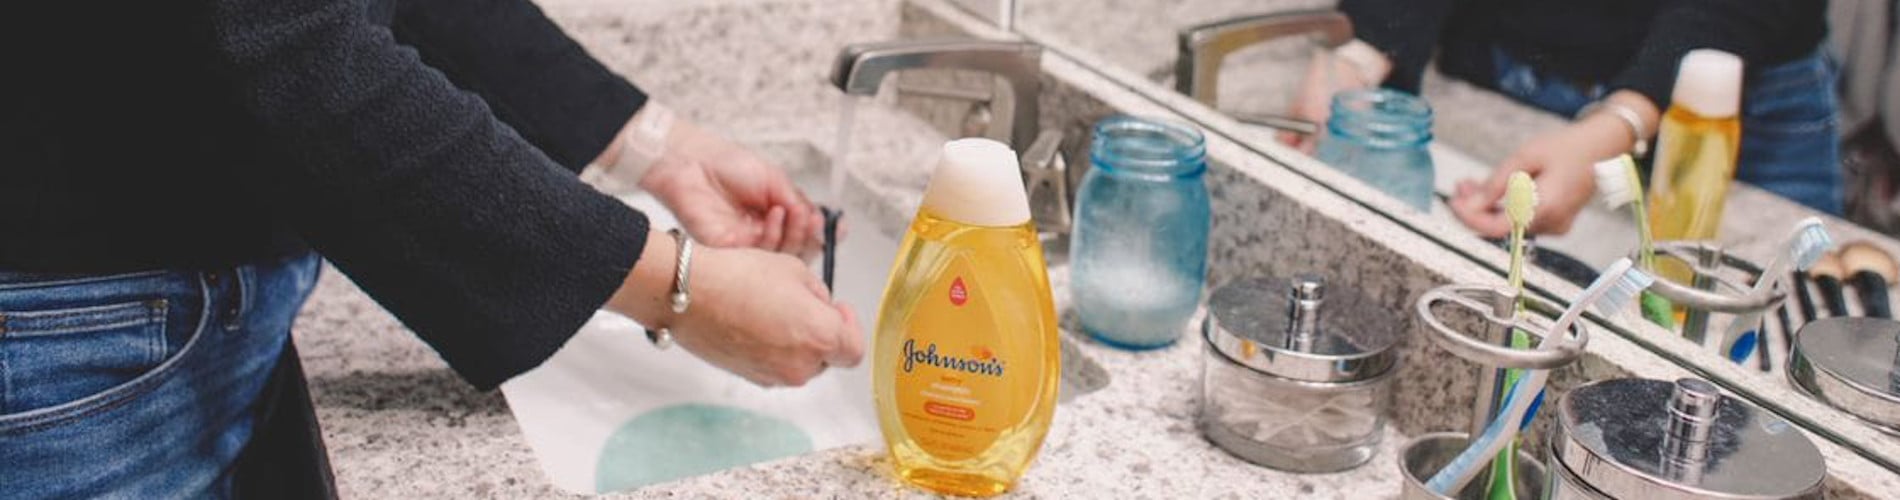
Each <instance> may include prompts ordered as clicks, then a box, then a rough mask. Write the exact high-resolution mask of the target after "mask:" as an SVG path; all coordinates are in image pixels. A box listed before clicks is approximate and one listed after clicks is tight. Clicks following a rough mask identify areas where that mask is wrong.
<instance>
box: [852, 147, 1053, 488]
mask: <svg viewBox="0 0 1900 500" xmlns="http://www.w3.org/2000/svg"><path fill="white" fill-rule="evenodd" d="M1017 172H1018V167H1017V160H1016V155H1015V153H1014V152H1012V151H1010V149H1009V147H1008V146H1004V145H1003V144H1001V143H998V142H995V141H991V140H988V139H963V140H957V141H951V142H950V143H948V144H945V145H944V146H943V157H942V159H941V160H940V161H939V163H938V165H937V170H936V173H934V174H932V177H931V179H930V187H928V188H926V189H925V190H924V201H923V205H922V207H921V208H919V209H918V210H917V217H916V219H915V220H913V221H911V225H910V230H909V231H908V232H907V233H905V235H904V244H903V246H902V247H900V248H899V249H898V252H897V263H896V264H895V265H894V266H893V267H892V268H891V279H890V284H889V285H888V287H887V288H886V289H885V292H884V303H883V306H882V307H881V310H880V312H879V314H878V319H877V334H876V339H875V345H874V347H873V349H874V350H873V359H872V362H873V363H874V366H875V367H874V369H873V370H874V372H873V377H874V378H873V380H874V381H875V382H874V386H875V394H876V399H877V410H878V423H879V424H880V426H881V427H882V428H883V431H884V442H885V443H886V444H887V445H888V446H889V447H890V451H891V460H892V461H893V462H894V465H895V468H896V472H897V475H898V477H900V478H902V479H903V480H904V481H906V482H909V483H911V484H915V485H918V486H922V487H924V488H928V489H931V490H934V491H938V492H942V493H949V494H956V495H970V496H989V495H995V494H998V493H1002V492H1004V491H1006V490H1008V489H1009V487H1010V485H1012V484H1014V483H1015V482H1016V478H1018V477H1020V476H1021V475H1022V473H1023V471H1024V470H1025V469H1027V468H1028V467H1029V462H1030V460H1031V459H1033V458H1035V455H1036V450H1037V448H1040V447H1041V446H1042V438H1043V435H1044V434H1045V433H1047V431H1048V430H1049V420H1050V418H1051V417H1052V416H1053V415H1054V412H1055V404H1056V381H1057V377H1058V374H1059V373H1060V370H1059V363H1060V362H1061V360H1060V357H1059V353H1060V350H1059V349H1058V348H1057V345H1056V334H1057V333H1056V315H1055V300H1054V298H1053V296H1052V295H1051V293H1050V290H1049V275H1048V272H1047V270H1046V268H1045V267H1044V263H1043V257H1042V244H1041V243H1040V242H1039V241H1038V240H1037V239H1036V228H1035V225H1034V224H1032V223H1030V220H1029V199H1028V196H1027V195H1026V194H1025V193H1024V191H1023V184H1022V180H1021V177H1019V175H1020V174H1018V173H1017Z"/></svg>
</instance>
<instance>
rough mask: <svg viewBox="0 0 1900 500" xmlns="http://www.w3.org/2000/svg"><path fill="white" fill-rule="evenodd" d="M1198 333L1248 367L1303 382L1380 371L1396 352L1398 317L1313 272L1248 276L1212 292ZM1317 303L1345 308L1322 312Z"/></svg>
mask: <svg viewBox="0 0 1900 500" xmlns="http://www.w3.org/2000/svg"><path fill="white" fill-rule="evenodd" d="M1207 309H1208V317H1207V321H1206V322H1204V323H1202V329H1203V332H1202V335H1204V336H1205V337H1206V338H1207V342H1208V344H1209V345H1210V346H1212V347H1213V348H1214V349H1215V350H1216V351H1219V352H1220V353H1221V354H1225V355H1226V356H1227V357H1229V358H1232V359H1233V360H1234V362H1236V363H1239V364H1241V365H1242V366H1246V367H1247V368H1250V369H1253V370H1255V371H1259V372H1262V373H1267V374H1271V375H1274V376H1279V377H1285V378H1289V379H1293V380H1299V381H1306V382H1352V381H1358V380H1366V379H1369V378H1372V377H1376V376H1379V375H1381V374H1383V373H1385V372H1386V371H1387V370H1390V369H1391V368H1392V366H1393V364H1394V363H1395V362H1396V360H1397V358H1398V353H1397V351H1395V350H1393V349H1392V347H1393V346H1395V345H1397V344H1398V341H1399V335H1400V332H1401V330H1400V328H1401V327H1400V322H1399V318H1398V317H1397V316H1396V315H1394V314H1391V313H1389V312H1387V311H1386V310H1385V309H1384V308H1381V307H1377V306H1376V305H1374V304H1372V303H1371V302H1370V301H1368V300H1367V299H1365V298H1364V297H1362V296H1360V295H1358V294H1354V293H1351V292H1350V291H1348V290H1341V289H1334V290H1327V286H1326V283H1325V280H1324V279H1322V278H1320V277H1318V276H1314V275H1303V276H1301V277H1299V278H1295V279H1291V280H1289V279H1284V278H1279V279H1275V278H1252V279H1243V280H1239V281H1235V282H1233V283H1228V284H1226V285H1224V286H1221V287H1220V288H1217V289H1215V290H1214V293H1213V294H1212V295H1211V296H1210V297H1209V298H1208V301H1207ZM1322 309H1325V310H1332V311H1350V312H1348V313H1341V314H1322Z"/></svg>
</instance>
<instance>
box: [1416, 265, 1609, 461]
mask: <svg viewBox="0 0 1900 500" xmlns="http://www.w3.org/2000/svg"><path fill="white" fill-rule="evenodd" d="M1517 299H1518V295H1517V294H1516V293H1514V292H1513V291H1512V290H1511V289H1509V288H1505V287H1501V286H1487V285H1446V286H1441V287H1438V288H1434V289H1432V290H1431V291H1428V292H1425V294H1424V295H1423V296H1420V297H1419V299H1418V303H1417V305H1416V309H1415V311H1416V313H1417V314H1418V317H1419V320H1420V324H1421V329H1422V330H1423V331H1424V335H1425V337H1426V338H1429V339H1431V340H1432V343H1434V344H1436V345H1438V346H1439V347H1441V348H1444V349H1445V350H1446V351H1450V352H1451V353H1452V354H1453V355H1456V356H1458V357H1460V358H1464V359H1465V360H1468V361H1471V362H1474V363H1477V364H1479V365H1481V367H1480V368H1479V372H1478V384H1477V385H1478V387H1477V391H1476V394H1475V395H1474V397H1473V398H1472V410H1471V411H1472V414H1471V425H1470V429H1469V432H1465V433H1439V434H1428V435H1425V436H1420V437H1418V438H1415V439H1413V440H1412V441H1410V442H1408V443H1406V444H1405V448H1403V449H1401V450H1400V451H1399V471H1400V473H1401V475H1402V476H1403V477H1404V478H1405V479H1404V480H1405V483H1404V486H1403V490H1404V493H1402V496H1403V497H1404V498H1408V499H1411V498H1473V499H1477V498H1485V496H1486V495H1485V493H1486V492H1487V490H1488V487H1487V486H1486V485H1489V484H1490V483H1491V481H1490V479H1489V476H1490V471H1489V468H1486V470H1484V471H1482V472H1480V476H1478V478H1477V479H1476V480H1473V481H1472V482H1471V483H1469V484H1467V485H1466V487H1465V489H1463V490H1461V491H1459V492H1458V495H1457V496H1456V497H1446V496H1442V495H1436V494H1433V493H1431V492H1430V491H1429V490H1426V489H1425V487H1424V480H1425V479H1426V478H1429V477H1431V475H1432V474H1436V473H1437V472H1438V470H1439V469H1440V468H1443V467H1444V465H1445V464H1446V463H1448V462H1449V461H1450V460H1451V459H1452V457H1453V456H1456V455H1457V454H1458V452H1460V451H1462V450H1463V449H1464V448H1465V446H1466V445H1467V444H1469V443H1470V436H1474V435H1478V434H1481V433H1483V432H1484V428H1485V426H1487V425H1490V423H1491V420H1492V419H1493V418H1495V417H1496V415H1497V413H1498V410H1499V409H1500V408H1499V406H1500V405H1501V404H1502V400H1503V391H1504V389H1505V386H1504V374H1505V370H1506V369H1536V370H1552V369H1557V368H1561V367H1563V366H1565V365H1568V364H1570V363H1572V362H1574V361H1576V360H1577V358H1579V357H1582V356H1583V352H1584V346H1585V345H1586V344H1587V343H1588V342H1589V331H1588V330H1587V329H1585V327H1584V326H1583V322H1575V323H1572V324H1571V325H1570V328H1569V329H1568V331H1564V332H1554V331H1553V329H1554V328H1555V322H1556V319H1557V317H1558V316H1559V315H1561V314H1562V312H1563V308H1561V307H1558V306H1557V305H1556V304H1552V303H1550V302H1548V301H1545V300H1543V299H1539V298H1537V297H1530V296H1525V297H1523V299H1524V309H1525V312H1526V313H1527V314H1524V315H1522V316H1521V317H1520V315H1518V314H1515V309H1516V303H1517ZM1454 312H1458V313H1462V314H1457V315H1453V314H1452V313H1454ZM1514 330H1516V331H1523V332H1525V333H1528V334H1530V335H1531V336H1533V337H1536V338H1539V339H1542V338H1543V337H1545V336H1549V335H1565V336H1567V337H1568V338H1567V339H1566V341H1564V342H1563V343H1561V344H1558V346H1557V347H1555V348H1553V349H1537V350H1527V349H1515V348H1512V347H1510V339H1511V332H1512V331H1514ZM1517 466H1518V470H1520V471H1527V472H1536V474H1525V473H1520V474H1519V475H1518V482H1517V484H1516V485H1515V487H1516V488H1517V490H1518V496H1520V497H1526V498H1542V497H1543V493H1544V489H1545V487H1546V484H1545V482H1546V480H1545V479H1544V478H1543V477H1542V471H1543V470H1544V465H1543V464H1542V463H1539V462H1538V461H1537V459H1536V458H1534V457H1532V456H1531V455H1529V454H1526V453H1521V452H1520V453H1519V454H1518V456H1517ZM1527 476H1535V478H1534V479H1527Z"/></svg>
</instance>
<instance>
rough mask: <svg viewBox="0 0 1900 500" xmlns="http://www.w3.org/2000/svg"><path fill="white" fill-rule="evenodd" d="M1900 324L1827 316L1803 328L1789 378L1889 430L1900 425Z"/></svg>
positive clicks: (1790, 362) (1796, 341)
mask: <svg viewBox="0 0 1900 500" xmlns="http://www.w3.org/2000/svg"><path fill="white" fill-rule="evenodd" d="M1896 356H1900V322H1895V321H1893V320H1887V319H1879V318H1827V319H1820V320H1815V321H1814V322H1811V323H1808V324H1807V325H1804V326H1802V327H1801V331H1800V332H1799V333H1796V334H1795V338H1794V350H1793V351H1792V352H1791V353H1790V354H1789V359H1788V377H1789V378H1791V379H1794V384H1795V386H1796V387H1800V388H1801V390H1802V391H1805V392H1807V393H1808V395H1810V396H1813V397H1814V398H1815V399H1819V400H1822V401H1825V402H1827V403H1828V404H1830V405H1834V407H1836V408H1840V409H1841V410H1842V411H1845V412H1848V413H1851V414H1854V415H1855V416H1858V417H1860V418H1863V419H1866V420H1868V421H1870V422H1873V423H1875V424H1878V425H1881V426H1885V427H1886V428H1887V429H1888V430H1893V429H1895V428H1900V371H1896V370H1895V367H1896V366H1897V365H1896V364H1895V361H1896Z"/></svg>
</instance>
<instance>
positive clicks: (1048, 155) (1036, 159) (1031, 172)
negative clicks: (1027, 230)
mask: <svg viewBox="0 0 1900 500" xmlns="http://www.w3.org/2000/svg"><path fill="white" fill-rule="evenodd" d="M1022 154H1023V157H1022V171H1023V189H1024V190H1025V191H1028V193H1029V211H1030V213H1031V214H1032V216H1033V217H1034V218H1035V220H1036V224H1037V226H1038V228H1039V229H1040V230H1042V231H1045V232H1050V233H1056V234H1067V233H1068V232H1069V229H1070V228H1071V227H1072V225H1073V224H1074V222H1075V221H1074V212H1075V199H1074V198H1073V197H1072V196H1071V195H1070V194H1069V193H1070V186H1069V176H1068V170H1069V162H1068V160H1066V159H1064V158H1063V157H1062V131H1060V130H1044V131H1042V132H1040V133H1038V134H1036V141H1035V142H1032V143H1030V144H1029V147H1028V148H1027V149H1024V150H1023V153H1022Z"/></svg>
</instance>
